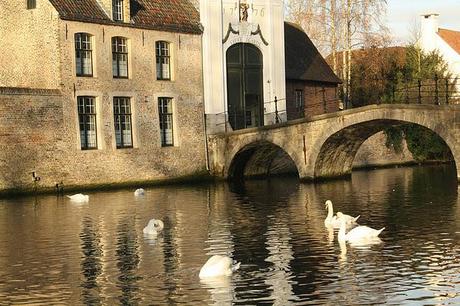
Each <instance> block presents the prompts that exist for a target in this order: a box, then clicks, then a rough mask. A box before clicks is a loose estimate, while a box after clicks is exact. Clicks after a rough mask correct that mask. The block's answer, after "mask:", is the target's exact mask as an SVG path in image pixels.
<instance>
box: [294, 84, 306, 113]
mask: <svg viewBox="0 0 460 306" xmlns="http://www.w3.org/2000/svg"><path fill="white" fill-rule="evenodd" d="M295 110H296V111H297V112H298V113H303V111H304V98H303V90H301V89H296V91H295Z"/></svg>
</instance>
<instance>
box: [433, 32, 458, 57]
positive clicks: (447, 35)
mask: <svg viewBox="0 0 460 306" xmlns="http://www.w3.org/2000/svg"><path fill="white" fill-rule="evenodd" d="M438 35H439V36H440V37H441V38H442V39H443V40H444V41H445V42H446V43H447V44H448V45H449V46H451V47H452V49H454V50H455V51H456V52H457V53H458V54H460V32H458V31H452V30H447V29H441V28H439V29H438Z"/></svg>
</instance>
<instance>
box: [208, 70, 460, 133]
mask: <svg viewBox="0 0 460 306" xmlns="http://www.w3.org/2000/svg"><path fill="white" fill-rule="evenodd" d="M328 90H333V89H332V88H331V87H319V88H316V89H315V90H314V92H310V93H307V94H306V95H305V97H304V98H305V102H306V103H305V112H303V113H300V112H299V116H297V118H300V117H305V116H309V115H312V113H311V112H312V110H315V113H313V115H318V114H325V113H328V112H336V111H339V110H344V109H350V108H359V107H362V106H366V105H372V104H432V105H450V104H460V80H459V79H458V78H445V77H443V78H440V77H438V76H437V75H435V76H434V77H433V78H425V79H405V78H397V79H396V78H394V79H390V78H388V79H375V78H373V79H358V80H357V79H355V80H353V82H351V84H350V85H349V86H348V91H349V95H347V96H345V94H344V85H343V84H341V85H340V86H338V87H337V88H336V89H335V92H334V94H333V95H331V94H326V92H327V91H328ZM285 100H286V99H285V98H281V99H279V98H277V97H275V99H274V100H273V101H266V102H264V106H265V105H268V104H272V105H273V107H272V109H274V111H273V112H265V113H264V114H263V115H261V116H263V117H264V118H272V119H271V120H269V121H268V122H264V125H272V124H278V123H282V122H283V121H286V120H288V119H287V118H288V114H287V111H286V109H283V110H280V109H279V102H280V101H285ZM292 102H293V101H292ZM244 120H245V118H244V114H241V113H240V114H238V113H229V112H222V113H219V114H212V115H206V121H207V126H208V129H211V130H210V131H209V132H211V133H213V132H215V131H218V132H225V133H226V132H229V131H232V130H233V129H234V127H232V126H231V124H230V123H231V122H238V121H239V122H243V121H244Z"/></svg>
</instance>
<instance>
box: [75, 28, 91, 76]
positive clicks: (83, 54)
mask: <svg viewBox="0 0 460 306" xmlns="http://www.w3.org/2000/svg"><path fill="white" fill-rule="evenodd" d="M91 46H92V44H91V35H90V34H87V33H76V34H75V63H76V71H77V76H93V54H92V48H91Z"/></svg>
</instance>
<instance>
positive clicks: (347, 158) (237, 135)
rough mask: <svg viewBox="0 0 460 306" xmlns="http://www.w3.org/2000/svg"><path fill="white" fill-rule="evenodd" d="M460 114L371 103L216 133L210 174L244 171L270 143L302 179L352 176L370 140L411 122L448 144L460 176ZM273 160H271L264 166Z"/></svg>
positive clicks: (451, 110) (440, 108) (450, 107)
mask: <svg viewBox="0 0 460 306" xmlns="http://www.w3.org/2000/svg"><path fill="white" fill-rule="evenodd" d="M459 115H460V107H459V106H457V105H446V106H436V105H397V104H391V105H370V106H366V107H362V108H359V109H351V110H346V111H341V112H337V113H331V114H325V115H319V116H316V117H313V118H311V119H303V120H295V121H291V122H288V123H283V124H278V125H274V126H270V127H263V128H254V129H248V130H244V131H239V132H232V133H228V134H218V135H213V136H212V137H210V141H209V144H210V165H211V170H212V172H213V174H215V175H217V176H221V177H225V178H226V177H231V176H234V175H235V172H237V173H238V172H239V173H241V171H242V170H241V169H239V168H241V167H245V166H246V163H247V161H248V160H250V158H251V156H252V155H254V154H255V153H254V152H256V151H257V149H258V148H259V147H261V148H263V150H266V147H267V144H270V145H272V146H273V147H274V148H278V149H281V150H283V151H284V152H285V153H287V155H288V156H289V157H290V159H291V160H292V161H293V163H294V164H295V166H296V168H297V171H298V173H299V177H300V178H301V179H302V180H313V179H319V178H334V177H341V176H348V175H350V174H351V170H352V166H353V160H354V158H355V156H356V154H357V152H358V150H359V148H360V147H361V145H362V144H363V142H364V141H365V140H366V139H368V138H369V137H371V136H372V135H374V134H377V133H378V132H381V131H382V130H383V129H384V128H385V127H388V126H395V125H399V124H401V123H413V124H418V125H421V126H424V127H426V128H428V129H430V130H432V131H433V132H434V133H436V134H438V135H439V136H440V137H441V138H442V139H443V140H444V141H445V142H446V144H447V146H448V147H449V148H450V150H451V152H452V155H453V158H454V160H455V162H456V167H457V176H458V178H460V169H459V163H458V162H459V161H460V141H459V139H460V120H458V118H459ZM272 162H273V160H267V161H266V164H270V163H272ZM235 165H236V166H235ZM258 168H260V166H259V167H258Z"/></svg>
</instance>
